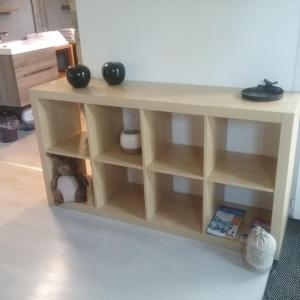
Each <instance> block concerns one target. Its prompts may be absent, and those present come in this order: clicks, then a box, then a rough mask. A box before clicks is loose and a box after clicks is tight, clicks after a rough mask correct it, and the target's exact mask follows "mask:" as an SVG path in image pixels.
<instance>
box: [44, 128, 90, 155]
mask: <svg viewBox="0 0 300 300" xmlns="http://www.w3.org/2000/svg"><path fill="white" fill-rule="evenodd" d="M46 152H47V153H51V154H57V155H62V156H70V157H74V158H81V159H89V157H90V156H89V149H88V144H87V133H86V132H85V131H82V132H80V133H78V134H75V135H74V136H72V137H71V138H69V139H66V140H64V141H62V142H60V143H58V144H57V145H55V146H53V147H50V148H48V149H47V151H46Z"/></svg>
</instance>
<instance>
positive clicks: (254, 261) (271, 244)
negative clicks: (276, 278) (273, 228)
mask: <svg viewBox="0 0 300 300" xmlns="http://www.w3.org/2000/svg"><path fill="white" fill-rule="evenodd" d="M275 251H276V240H275V239H274V237H273V236H272V235H271V234H270V233H268V232H267V231H265V230H264V229H263V228H262V227H260V226H257V227H255V228H253V229H252V231H251V233H250V235H249V237H248V239H247V244H246V255H245V259H246V262H247V264H248V265H249V266H250V267H252V268H253V269H255V270H257V271H262V272H263V271H268V270H269V269H270V268H271V267H272V264H273V259H274V255H275Z"/></svg>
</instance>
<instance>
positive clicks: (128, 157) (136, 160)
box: [94, 144, 143, 169]
mask: <svg viewBox="0 0 300 300" xmlns="http://www.w3.org/2000/svg"><path fill="white" fill-rule="evenodd" d="M94 161H97V162H103V163H109V164H112V165H117V166H123V167H129V168H135V169H142V168H143V160H142V154H127V153H125V152H124V151H123V150H122V148H121V146H120V145H118V144H116V145H114V146H112V147H111V148H109V150H108V151H106V152H104V153H103V154H100V155H98V156H96V157H95V158H94Z"/></svg>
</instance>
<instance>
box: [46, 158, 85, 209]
mask: <svg viewBox="0 0 300 300" xmlns="http://www.w3.org/2000/svg"><path fill="white" fill-rule="evenodd" d="M78 169H79V166H78V163H77V160H76V159H73V158H67V157H59V158H57V159H56V170H55V171H56V173H55V175H54V176H53V178H52V180H51V190H52V192H53V198H54V203H55V204H56V205H60V204H62V203H64V202H73V201H75V202H86V201H87V187H88V185H89V183H88V180H87V179H86V177H85V176H83V175H81V174H79V172H78Z"/></svg>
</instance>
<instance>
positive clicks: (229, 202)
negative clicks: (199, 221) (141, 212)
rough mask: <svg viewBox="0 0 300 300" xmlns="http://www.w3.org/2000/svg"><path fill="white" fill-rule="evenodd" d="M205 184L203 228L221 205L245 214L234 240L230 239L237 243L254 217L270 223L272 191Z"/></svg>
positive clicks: (247, 229)
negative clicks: (240, 210)
mask: <svg viewBox="0 0 300 300" xmlns="http://www.w3.org/2000/svg"><path fill="white" fill-rule="evenodd" d="M206 184H207V186H206V199H205V203H204V218H205V220H204V226H205V229H207V227H208V225H209V223H210V221H211V220H212V218H213V217H214V215H215V213H216V211H217V209H218V208H219V207H220V206H221V205H225V206H229V207H233V208H239V209H244V210H245V215H244V218H243V221H242V223H241V226H240V228H239V231H238V233H237V236H236V237H235V239H234V240H232V242H236V243H238V244H240V243H241V242H240V237H241V235H242V234H245V233H247V232H248V231H249V228H250V225H251V223H252V221H253V220H254V218H255V217H258V218H260V219H263V220H265V221H267V222H270V225H271V219H272V208H273V197H274V194H273V193H268V192H263V191H257V190H250V189H246V188H238V187H235V186H229V185H224V184H218V183H211V182H208V183H206ZM210 236H212V235H210ZM216 238H220V237H216ZM229 241H231V240H229Z"/></svg>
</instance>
